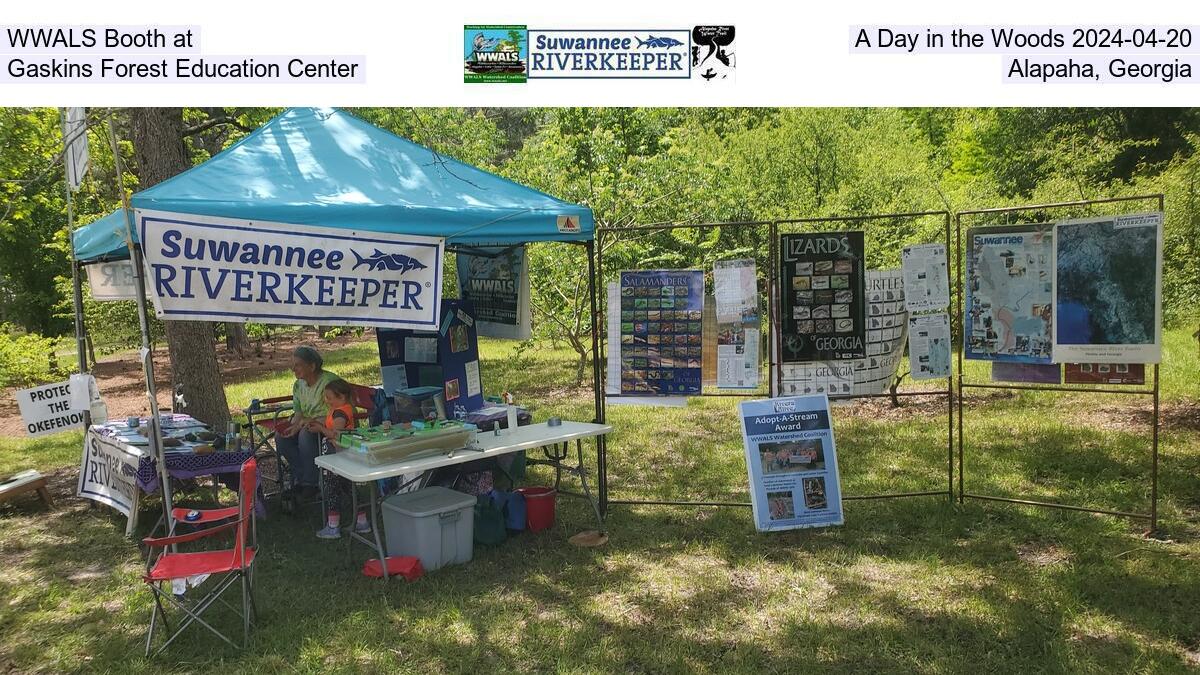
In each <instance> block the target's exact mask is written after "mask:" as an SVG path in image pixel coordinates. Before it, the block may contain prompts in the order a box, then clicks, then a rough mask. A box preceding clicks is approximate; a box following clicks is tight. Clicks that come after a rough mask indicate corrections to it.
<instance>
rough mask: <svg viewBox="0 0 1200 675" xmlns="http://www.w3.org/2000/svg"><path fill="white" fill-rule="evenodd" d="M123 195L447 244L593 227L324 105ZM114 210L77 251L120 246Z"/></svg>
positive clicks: (553, 236) (563, 208)
mask: <svg viewBox="0 0 1200 675" xmlns="http://www.w3.org/2000/svg"><path fill="white" fill-rule="evenodd" d="M132 202H133V207H134V208H135V209H154V210H160V211H171V212H176V213H182V214H194V215H207V216H218V217H225V218H237V219H243V220H251V221H253V220H260V221H273V222H280V223H289V224H298V225H320V226H324V227H337V228H347V229H358V230H371V231H376V232H392V233H399V234H415V235H427V236H434V237H445V238H446V240H447V243H449V244H471V245H482V244H516V243H524V242H531V241H587V240H591V239H592V238H593V230H594V223H593V219H592V212H591V209H588V208H587V207H584V206H579V205H577V204H571V203H569V202H565V201H562V200H560V199H556V198H554V197H551V196H550V195H547V194H545V193H542V192H538V191H537V190H534V189H532V188H528V187H525V186H523V185H519V184H517V183H514V182H512V181H510V180H508V179H506V178H502V177H500V176H497V175H496V174H493V173H490V172H487V171H484V170H482V169H479V168H476V167H473V166H471V165H469V164H464V163H462V162H459V161H457V160H454V159H451V158H449V157H446V156H444V155H439V154H437V153H435V152H434V151H432V150H430V149H428V148H425V147H423V146H420V145H417V144H416V143H413V142H412V141H409V140H406V139H404V138H401V137H399V136H396V135H395V134H392V133H390V132H388V131H385V130H383V129H380V128H379V127H376V126H374V125H371V124H368V123H367V122H364V121H363V120H361V119H359V118H357V117H355V116H353V115H351V114H349V113H347V112H345V111H342V110H337V109H332V108H289V109H288V110H286V111H284V112H283V113H281V114H280V115H278V116H276V117H275V118H273V119H272V120H270V121H269V122H267V123H266V124H264V125H263V126H262V127H260V128H259V129H257V130H256V131H254V132H253V133H251V134H250V135H248V136H246V137H245V138H243V139H242V140H241V141H239V142H238V143H236V144H235V145H233V146H231V147H230V148H228V149H226V150H224V151H222V152H221V153H219V154H217V155H215V156H214V157H212V158H211V159H209V160H208V161H207V162H204V163H203V164H200V165H198V166H196V167H193V168H191V169H189V170H187V171H185V172H183V173H181V174H179V175H178V176H175V177H173V178H171V179H169V180H166V181H163V182H162V183H159V184H158V185H155V186H153V187H151V188H148V189H146V190H143V191H141V192H138V193H137V194H135V195H133V200H132ZM558 216H572V217H573V219H574V220H575V221H576V222H578V224H579V228H578V229H579V231H578V232H560V231H559V227H558ZM121 217H122V216H121V212H120V211H118V212H117V213H115V214H112V215H110V216H106V217H105V218H102V219H100V220H98V221H96V222H95V223H93V224H91V225H89V226H87V227H85V228H81V229H80V230H79V231H77V232H76V234H75V236H74V241H75V249H76V257H77V258H78V259H79V260H81V261H84V262H91V261H93V260H98V259H101V257H102V256H103V255H105V254H108V253H111V252H112V251H114V250H115V249H117V248H120V247H121V246H123V245H124V229H125V228H124V224H123V223H122V222H121ZM110 219H112V220H111V221H110ZM114 224H115V225H116V226H117V227H115V228H114ZM91 228H94V229H91ZM114 230H115V233H116V237H115V238H110V237H109V236H108V235H112V234H113V233H114Z"/></svg>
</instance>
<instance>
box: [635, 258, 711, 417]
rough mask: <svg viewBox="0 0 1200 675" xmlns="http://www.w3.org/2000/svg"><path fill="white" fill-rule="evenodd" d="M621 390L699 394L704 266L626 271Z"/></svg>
mask: <svg viewBox="0 0 1200 675" xmlns="http://www.w3.org/2000/svg"><path fill="white" fill-rule="evenodd" d="M620 307H621V321H620V326H621V330H620V344H621V393H622V394H633V395H642V396H671V395H676V396H677V395H692V394H699V393H700V389H701V381H700V378H701V373H700V358H701V353H702V352H701V349H702V341H701V325H700V324H701V317H702V314H703V311H704V272H703V271H702V270H649V271H640V272H621V304H620Z"/></svg>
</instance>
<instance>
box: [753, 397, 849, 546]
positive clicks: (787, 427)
mask: <svg viewBox="0 0 1200 675" xmlns="http://www.w3.org/2000/svg"><path fill="white" fill-rule="evenodd" d="M739 412H740V417H741V420H742V441H743V444H744V446H745V450H746V466H747V468H748V471H749V475H750V501H751V503H752V505H753V508H754V525H755V527H756V528H757V529H758V530H759V531H760V532H766V531H775V530H792V529H797V528H804V527H823V526H827V525H841V524H842V522H843V515H842V490H841V483H840V477H839V474H838V464H837V446H836V444H835V443H834V439H833V425H832V422H831V418H830V414H829V397H827V396H825V395H824V394H820V395H815V396H793V397H786V398H775V399H767V400H758V401H745V402H743V403H742V404H741V405H740V406H739Z"/></svg>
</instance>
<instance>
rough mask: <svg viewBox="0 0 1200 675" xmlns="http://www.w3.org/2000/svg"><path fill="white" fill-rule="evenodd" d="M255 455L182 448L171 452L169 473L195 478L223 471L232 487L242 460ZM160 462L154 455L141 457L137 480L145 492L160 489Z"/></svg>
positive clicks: (223, 478)
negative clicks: (179, 450) (194, 452)
mask: <svg viewBox="0 0 1200 675" xmlns="http://www.w3.org/2000/svg"><path fill="white" fill-rule="evenodd" d="M253 456H254V452H253V451H250V450H246V451H245V452H240V451H239V452H213V453H210V454H207V455H196V454H192V453H190V452H181V453H174V454H168V455H167V473H169V474H170V475H171V477H172V478H181V479H183V478H195V477H197V476H212V475H220V476H221V482H222V483H224V485H225V487H227V488H229V489H230V490H236V489H237V474H238V472H239V471H241V469H242V464H244V463H245V462H246V460H247V459H250V458H251V457H253ZM158 483H159V481H158V462H156V461H155V460H154V458H153V457H142V458H141V460H139V461H138V470H137V484H138V487H139V488H141V490H142V492H147V493H149V492H157V491H158Z"/></svg>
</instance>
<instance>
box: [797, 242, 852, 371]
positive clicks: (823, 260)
mask: <svg viewBox="0 0 1200 675" xmlns="http://www.w3.org/2000/svg"><path fill="white" fill-rule="evenodd" d="M863 265H864V258H863V233H862V231H854V232H822V233H814V234H784V235H781V236H780V270H782V274H783V276H782V278H781V279H780V282H779V283H780V287H781V295H782V302H781V303H780V307H781V309H780V311H781V313H782V317H781V321H780V324H781V325H780V331H781V338H782V345H783V350H782V354H781V360H782V361H783V362H784V363H798V362H805V361H840V360H844V359H861V358H864V357H866V355H867V338H866V325H865V323H866V317H865V313H866V289H865V281H864V269H863Z"/></svg>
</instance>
